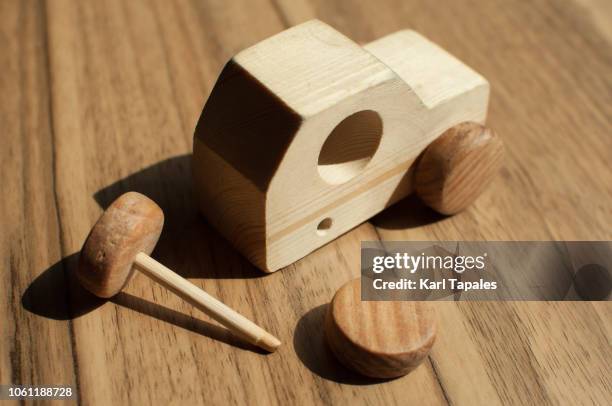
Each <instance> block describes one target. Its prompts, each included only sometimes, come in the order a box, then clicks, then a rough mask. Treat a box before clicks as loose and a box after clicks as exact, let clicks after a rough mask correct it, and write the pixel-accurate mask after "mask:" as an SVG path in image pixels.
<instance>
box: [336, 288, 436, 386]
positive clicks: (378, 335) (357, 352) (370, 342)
mask: <svg viewBox="0 0 612 406" xmlns="http://www.w3.org/2000/svg"><path fill="white" fill-rule="evenodd" d="M436 330H437V326H436V320H435V314H434V310H433V307H432V306H431V304H429V303H426V302H408V301H389V302H385V301H379V302H377V301H361V278H356V279H353V280H351V281H349V282H347V283H346V284H345V285H344V286H342V287H341V288H340V289H338V292H336V294H335V295H334V298H333V300H332V302H331V304H330V306H329V309H328V311H327V317H326V318H325V336H326V338H327V342H328V343H329V346H330V348H331V349H332V351H333V352H334V354H335V355H336V357H337V358H338V359H339V360H340V361H341V362H342V363H343V364H344V365H346V366H347V367H349V368H351V369H353V370H355V371H357V372H359V373H361V374H363V375H366V376H370V377H373V378H381V379H388V378H397V377H399V376H403V375H406V374H407V373H409V372H411V371H412V370H414V369H415V368H416V367H417V366H419V365H420V364H421V363H422V362H423V360H424V359H426V357H427V355H428V354H429V350H430V349H431V347H432V345H433V344H434V341H435V339H436Z"/></svg>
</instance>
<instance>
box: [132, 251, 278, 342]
mask: <svg viewBox="0 0 612 406" xmlns="http://www.w3.org/2000/svg"><path fill="white" fill-rule="evenodd" d="M134 266H135V267H136V269H138V270H139V271H140V272H142V273H144V274H145V275H147V276H148V277H149V278H152V279H153V280H155V281H156V282H158V283H160V284H161V285H162V286H164V287H165V288H166V289H169V290H171V291H172V292H174V293H175V294H177V295H178V296H180V297H181V298H182V299H184V300H186V301H187V302H189V303H191V304H192V305H194V306H195V307H197V308H198V309H200V310H201V311H203V312H204V313H206V314H207V315H209V316H210V317H212V318H213V319H215V320H217V321H218V322H219V323H221V324H223V325H224V326H225V327H227V328H228V329H229V330H230V331H232V332H233V333H235V334H237V335H238V336H239V337H242V338H244V339H245V340H247V341H248V342H249V343H251V344H254V345H256V346H258V347H260V348H263V349H264V350H266V351H270V352H274V351H276V350H277V349H278V347H279V346H280V345H281V342H280V340H279V339H278V338H276V337H274V336H273V335H272V334H270V333H268V332H267V331H266V330H264V329H263V328H261V327H259V326H258V325H257V324H255V323H253V322H252V321H251V320H249V319H247V318H246V317H244V316H243V315H241V314H239V313H237V312H236V311H234V310H233V309H231V308H229V307H227V306H226V305H225V304H223V303H222V302H220V301H218V300H217V299H215V298H214V297H212V296H211V295H209V294H208V293H206V292H204V291H203V290H202V289H200V288H198V287H197V286H195V285H194V284H193V283H191V282H189V281H188V280H186V279H185V278H181V276H180V275H177V274H176V273H174V272H172V271H171V270H170V269H168V268H166V267H165V266H163V265H162V264H160V263H159V262H157V261H156V260H154V259H153V258H151V257H150V256H148V255H147V254H145V253H143V252H139V253H138V254H136V256H135V257H134Z"/></svg>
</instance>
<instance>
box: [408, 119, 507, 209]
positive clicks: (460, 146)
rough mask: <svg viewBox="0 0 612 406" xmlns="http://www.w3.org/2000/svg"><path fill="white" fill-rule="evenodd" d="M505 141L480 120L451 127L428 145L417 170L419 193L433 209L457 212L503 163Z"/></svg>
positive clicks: (477, 193)
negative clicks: (503, 142)
mask: <svg viewBox="0 0 612 406" xmlns="http://www.w3.org/2000/svg"><path fill="white" fill-rule="evenodd" d="M503 149H504V147H503V144H502V142H501V139H500V138H499V136H497V134H496V133H495V132H494V131H493V130H491V129H489V128H487V127H485V126H483V125H481V124H478V123H473V122H466V123H461V124H458V125H456V126H454V127H452V128H450V129H448V130H447V131H446V132H445V133H444V134H442V135H441V136H440V137H439V138H438V139H436V140H435V141H434V142H432V143H431V145H429V147H427V149H426V150H425V152H424V154H423V156H422V157H421V161H420V162H419V163H418V166H417V169H416V173H415V189H416V193H417V195H418V196H419V197H420V198H421V200H423V202H425V204H427V205H428V206H430V207H431V208H432V209H434V210H436V211H438V212H440V213H443V214H455V213H458V212H460V211H462V210H463V209H465V208H466V207H468V206H469V205H470V204H472V202H473V201H474V200H476V198H477V197H478V196H479V195H480V194H481V193H482V192H483V191H484V190H485V189H486V187H487V186H488V185H489V183H490V182H491V180H492V179H493V177H494V176H495V174H496V173H497V171H498V170H499V168H500V167H501V164H502V158H503Z"/></svg>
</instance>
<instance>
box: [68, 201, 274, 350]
mask: <svg viewBox="0 0 612 406" xmlns="http://www.w3.org/2000/svg"><path fill="white" fill-rule="evenodd" d="M163 226H164V212H163V211H162V209H161V208H160V207H159V206H158V205H157V204H156V203H155V202H154V201H153V200H151V199H149V198H148V197H147V196H145V195H143V194H141V193H137V192H127V193H124V194H122V195H121V196H119V197H118V198H117V199H116V200H115V201H113V203H112V204H111V205H110V206H109V207H108V208H107V209H106V210H105V211H104V213H103V214H102V215H101V216H100V219H98V221H97V222H96V224H94V226H93V228H92V230H91V232H90V233H89V235H88V236H87V239H86V240H85V243H84V244H83V248H82V249H81V252H80V254H79V265H78V268H77V277H78V279H79V282H81V284H82V285H83V286H84V287H85V288H86V289H87V290H89V291H90V292H91V293H93V294H94V295H96V296H99V297H102V298H110V297H112V296H115V295H116V294H117V293H119V292H120V291H121V290H122V289H123V288H124V287H125V285H126V284H127V283H128V282H129V280H130V278H131V277H132V274H133V271H134V270H140V271H141V272H142V273H144V274H145V275H146V276H148V277H149V278H151V279H153V280H154V281H156V282H158V283H159V284H161V285H162V286H163V287H165V288H166V289H169V290H170V291H171V292H173V293H175V294H176V295H178V296H179V297H181V298H182V299H184V300H185V301H187V302H188V303H191V304H192V305H193V306H195V307H197V308H198V309H200V310H201V311H203V312H204V313H206V314H207V315H209V316H210V317H212V318H213V319H215V320H217V321H218V322H219V323H221V324H222V325H224V326H225V327H227V328H228V329H229V330H230V331H232V332H233V333H235V334H237V335H238V336H239V337H242V338H243V339H245V340H246V341H248V342H249V343H251V344H254V345H256V346H258V347H260V348H263V349H264V350H266V351H270V352H274V351H276V349H277V348H278V347H279V346H280V344H281V342H280V341H279V340H278V339H277V338H276V337H274V336H273V335H272V334H270V333H268V332H267V331H265V330H264V329H262V328H261V327H259V326H258V325H256V324H255V323H253V322H252V321H250V320H249V319H247V318H246V317H244V316H242V315H241V314H239V313H237V312H236V311H234V310H232V309H231V308H229V307H228V306H226V305H225V304H223V303H222V302H220V301H219V300H217V299H215V298H214V297H212V296H210V295H209V294H208V293H206V292H204V291H203V290H202V289H200V288H199V287H197V286H195V285H194V284H193V283H191V282H189V281H188V280H186V279H185V278H182V277H181V276H179V275H177V274H176V273H175V272H173V271H172V270H170V269H168V268H166V267H165V266H163V265H162V264H160V263H159V262H157V261H156V260H154V259H153V258H151V257H150V256H149V254H150V253H151V252H152V251H153V248H155V244H157V241H158V240H159V236H160V234H161V232H162V228H163Z"/></svg>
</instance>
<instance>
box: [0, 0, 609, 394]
mask: <svg viewBox="0 0 612 406" xmlns="http://www.w3.org/2000/svg"><path fill="white" fill-rule="evenodd" d="M593 16H597V18H596V19H594V18H593ZM313 17H316V18H320V19H321V20H323V21H325V22H327V23H328V24H330V25H332V26H334V27H335V28H337V29H338V30H339V31H341V32H343V33H344V34H345V35H347V36H349V37H350V38H353V39H354V40H356V41H357V42H361V43H366V42H369V41H372V40H374V39H376V38H379V37H381V36H383V35H385V34H388V33H391V32H394V31H397V30H400V29H404V28H410V29H413V30H416V31H418V32H421V33H423V34H424V35H425V36H426V37H428V38H430V39H431V40H432V41H434V42H436V43H438V44H440V45H441V46H442V47H443V48H445V49H448V50H449V51H450V52H451V53H453V54H454V55H455V56H457V57H458V58H459V59H460V60H462V61H465V62H466V63H467V64H468V65H469V66H472V67H474V69H476V70H477V71H478V72H480V73H481V74H482V75H483V76H484V77H486V78H487V79H488V80H489V81H490V84H491V90H492V94H491V104H490V109H489V118H488V122H489V123H490V125H491V126H492V127H493V128H494V129H495V130H496V131H497V132H498V133H499V134H500V136H501V138H502V139H503V141H504V143H505V146H506V157H505V158H506V159H505V166H504V167H503V169H502V171H501V175H500V176H498V177H497V178H496V180H494V182H493V183H492V185H491V188H490V189H489V191H487V192H486V193H485V194H484V195H483V196H482V197H481V198H479V199H478V201H477V202H476V204H475V205H474V206H472V207H470V208H469V209H468V210H466V211H465V212H462V213H461V214H460V215H457V216H454V217H451V218H440V217H438V216H437V215H435V214H434V213H432V212H431V211H429V210H428V209H426V208H424V207H423V206H421V205H419V204H418V202H416V201H415V200H414V199H408V200H406V201H402V202H400V203H398V204H397V205H396V206H394V207H391V208H390V209H388V210H386V211H385V212H383V213H381V214H380V215H379V216H377V217H376V218H374V219H372V221H371V222H369V223H366V224H363V225H361V226H359V227H357V228H356V229H354V230H353V231H351V232H350V233H348V234H345V235H343V236H342V237H340V238H339V239H337V240H335V241H333V242H332V243H330V244H328V245H326V246H324V247H322V248H321V249H319V250H317V251H315V252H314V253H312V254H311V255H309V256H307V257H305V258H304V259H302V260H301V261H299V262H298V263H296V264H294V265H291V266H289V267H288V268H287V269H284V270H282V271H281V272H278V273H276V274H273V275H270V276H266V277H261V276H260V273H259V271H257V270H255V269H253V267H252V266H251V265H250V264H249V263H248V262H247V261H246V260H244V259H243V258H242V257H240V256H238V255H237V254H236V253H235V251H234V250H233V249H232V248H230V246H229V245H228V244H227V243H226V242H225V241H224V240H223V239H222V238H221V237H219V235H218V234H216V232H214V231H213V230H212V229H211V227H210V226H208V225H207V224H206V223H205V222H204V221H203V220H202V219H201V217H200V216H199V215H198V214H197V213H198V211H197V209H196V207H195V203H194V198H193V196H192V192H191V183H190V182H191V181H190V171H191V169H190V161H189V156H188V155H187V154H189V153H190V152H191V143H192V134H193V130H194V126H195V122H196V120H197V118H198V116H199V114H200V109H201V107H202V105H203V103H204V101H205V100H206V98H207V96H208V94H209V93H210V91H211V88H212V85H213V84H214V81H215V80H216V78H217V75H218V74H219V72H220V70H221V68H222V66H223V64H224V63H225V62H226V61H227V60H228V59H229V58H230V57H231V56H232V55H233V54H235V53H236V52H237V51H239V50H241V49H244V48H245V47H247V46H249V45H252V44H254V43H256V42H257V41H259V40H262V39H264V38H266V37H269V36H270V35H272V34H275V33H277V32H280V31H281V30H283V29H284V28H286V27H288V26H290V25H294V24H297V23H299V22H302V21H305V20H308V19H310V18H313ZM602 18H605V14H604V13H600V12H599V9H598V8H597V2H594V1H591V2H586V1H584V0H580V1H576V2H572V1H566V2H557V1H553V0H550V1H537V2H520V1H516V2H506V1H501V0H500V1H476V0H473V1H468V2H447V3H445V6H444V7H437V6H435V5H434V4H432V3H431V2H428V1H399V0H398V1H393V0H389V1H385V2H382V3H381V2H369V1H363V2H331V1H307V0H302V1H284V0H277V1H275V2H268V1H259V0H257V1H248V2H247V1H235V2H215V1H197V2H196V1H193V2H187V1H185V2H169V1H162V0H159V1H129V2H124V1H118V0H117V1H105V2H94V1H88V2H76V1H74V2H72V1H62V0H59V1H49V2H34V1H23V2H18V1H13V2H11V1H6V2H2V3H0V22H1V24H0V33H1V35H0V41H1V45H0V49H2V52H0V59H1V60H2V63H3V65H2V66H3V67H4V71H3V75H2V76H1V77H0V90H1V92H2V94H3V97H2V99H1V100H0V117H1V120H2V133H1V135H0V136H1V137H2V147H1V148H0V155H1V160H0V168H1V173H2V180H3V183H2V186H3V190H4V194H3V199H1V200H0V224H1V227H2V228H1V229H2V231H3V233H2V237H1V238H2V239H1V242H2V243H1V244H0V253H1V255H2V257H1V258H2V261H3V272H2V273H1V274H0V287H1V289H2V290H3V291H4V292H7V293H8V294H6V295H3V297H2V298H1V299H0V306H1V308H2V314H6V315H7V317H6V319H5V320H4V321H3V322H2V323H0V329H1V330H0V331H1V334H0V340H2V344H1V345H0V363H1V364H0V377H1V381H2V382H15V383H38V384H45V383H72V384H74V385H75V386H76V387H77V389H78V391H79V399H80V402H81V403H84V404H100V405H106V404H125V403H130V404H143V403H144V404H146V403H158V404H166V403H167V404H179V403H185V402H187V403H190V404H191V403H201V404H206V403H208V404H227V403H238V404H248V403H259V404H287V403H301V404H309V403H319V404H320V403H323V404H338V403H343V404H346V403H350V404H353V403H355V404H359V403H369V404H375V403H384V404H451V403H452V404H455V405H463V404H466V405H471V404H487V405H489V404H502V403H503V404H517V405H519V404H558V403H562V404H593V403H595V404H608V403H609V400H610V397H611V394H612V388H611V386H612V385H611V382H610V378H609V376H610V374H609V365H610V363H611V359H612V353H611V351H612V350H611V349H610V336H611V334H612V323H611V322H610V320H612V308H611V306H610V305H609V303H590V302H583V303H461V304H454V303H440V304H437V305H436V311H437V314H438V317H439V328H440V330H439V333H438V338H437V341H436V344H435V346H434V348H433V350H432V352H431V354H430V357H429V359H428V361H427V362H426V363H424V364H423V365H421V366H420V367H418V368H417V369H416V370H415V371H413V373H411V374H410V375H408V376H406V377H404V378H401V379H397V380H394V381H390V382H386V383H385V384H382V385H381V384H371V382H368V381H365V382H364V381H363V380H360V379H359V378H357V377H355V376H354V375H352V374H350V373H349V372H348V371H346V370H345V369H343V368H342V367H341V366H339V365H338V363H337V362H335V360H334V358H333V356H332V355H331V354H329V352H328V351H327V350H326V349H325V346H324V345H323V337H322V332H321V330H322V329H321V326H322V323H323V315H324V313H325V308H324V307H322V306H324V305H326V304H327V303H328V302H329V301H330V300H331V298H332V296H333V293H334V292H335V291H336V290H337V289H338V288H339V287H340V286H341V285H342V284H343V283H345V282H346V281H347V280H349V279H351V278H353V277H355V276H357V275H358V272H359V242H360V241H361V240H373V239H378V238H385V239H389V240H391V239H415V240H418V239H421V240H428V239H444V240H452V239H501V240H503V239H526V240H529V239H535V240H537V239H543V240H547V239H568V240H571V239H578V240H579V239H606V240H607V239H611V237H612V234H611V230H612V227H610V225H611V220H610V219H611V218H612V203H611V202H612V199H611V197H612V181H611V180H612V173H611V172H612V170H611V168H610V163H609V162H610V161H609V151H610V150H612V137H610V129H611V128H612V90H611V89H612V51H611V41H612V39H611V38H610V36H609V35H608V34H607V33H606V32H605V31H604V29H603V28H602V27H606V25H605V24H601V23H600V21H601V19H602ZM609 25H610V24H609V20H608V26H609ZM127 190H137V191H140V192H144V193H146V194H147V195H149V196H150V197H152V198H154V199H155V201H156V202H158V203H159V204H160V206H161V207H162V208H163V209H164V212H165V213H166V222H167V226H166V228H165V230H164V234H163V235H162V237H161V239H160V242H159V244H158V246H157V249H156V252H155V253H154V255H155V257H156V258H157V259H159V260H160V261H161V262H163V263H164V264H165V265H167V266H169V267H170V268H172V269H175V270H177V271H179V272H181V273H182V275H183V276H185V277H187V278H189V279H190V280H191V281H192V282H194V283H195V284H197V285H199V286H202V287H205V288H206V290H207V291H209V292H210V293H211V294H213V295H214V296H216V297H218V298H220V299H221V300H223V301H224V302H225V303H227V304H228V305H230V306H231V307H233V308H235V309H236V310H237V311H239V312H241V313H242V314H244V315H245V316H247V317H248V318H250V319H252V320H254V321H255V322H257V323H258V324H260V325H262V327H264V328H266V329H269V330H273V331H275V332H276V333H277V334H278V336H279V338H280V339H281V340H283V341H284V342H287V343H289V344H290V345H286V346H283V347H281V349H280V350H279V351H278V352H276V353H274V354H271V355H267V356H264V355H262V354H259V353H257V352H254V351H249V349H250V348H239V346H240V343H238V342H236V341H235V340H233V339H232V337H231V336H230V335H229V334H227V332H225V331H224V330H221V329H219V328H218V327H216V325H213V324H211V323H209V322H208V320H207V319H204V318H202V317H201V316H200V314H199V313H198V312H197V311H196V310H194V309H192V308H191V306H189V305H188V304H185V303H183V302H182V301H181V300H180V299H178V298H175V297H174V296H173V295H171V294H168V293H166V292H165V291H164V290H163V289H162V288H160V287H157V286H155V284H153V283H151V282H150V281H148V280H147V279H146V278H139V277H136V278H134V280H133V281H132V282H131V283H130V286H129V287H128V289H127V291H126V292H123V293H121V294H120V295H117V297H115V298H114V299H113V300H112V301H110V302H106V303H98V302H95V301H92V299H91V298H90V297H88V296H87V295H85V294H84V293H83V292H80V291H79V290H78V289H77V286H75V284H74V283H73V281H72V279H71V275H72V272H73V271H74V267H75V261H74V259H75V256H74V255H73V254H74V253H75V252H76V251H77V250H78V249H80V247H81V244H82V242H83V240H84V238H85V237H86V235H87V232H88V231H89V229H90V227H91V225H92V224H93V223H94V222H95V220H96V219H97V218H98V216H99V215H100V213H101V211H102V208H103V207H106V206H107V205H108V204H110V202H111V201H112V200H113V199H114V198H115V197H117V196H119V195H120V194H121V193H122V192H125V191H127ZM50 292H53V295H51V294H49V293H50ZM291 343H292V344H293V345H291ZM93 349H95V351H93ZM211 365H214V368H211V367H210V366H211ZM415 387H416V388H419V390H416V391H415V390H410V388H415Z"/></svg>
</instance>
